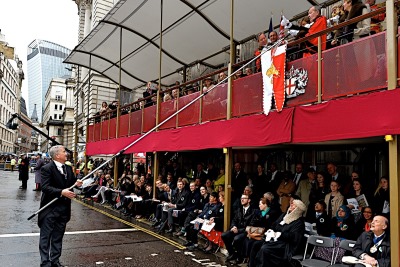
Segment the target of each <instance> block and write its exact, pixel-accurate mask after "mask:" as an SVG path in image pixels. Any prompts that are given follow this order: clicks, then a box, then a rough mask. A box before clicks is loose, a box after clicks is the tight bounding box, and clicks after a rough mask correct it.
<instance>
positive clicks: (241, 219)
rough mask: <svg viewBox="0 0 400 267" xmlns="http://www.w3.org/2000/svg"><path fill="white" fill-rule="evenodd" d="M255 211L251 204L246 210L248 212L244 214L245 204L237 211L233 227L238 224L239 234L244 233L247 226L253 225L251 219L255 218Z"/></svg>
mask: <svg viewBox="0 0 400 267" xmlns="http://www.w3.org/2000/svg"><path fill="white" fill-rule="evenodd" d="M254 211H255V209H253V208H252V207H251V206H249V208H248V209H247V211H246V214H245V215H244V216H243V206H241V207H240V208H239V209H237V211H236V212H235V217H234V218H233V220H232V223H231V227H230V228H232V227H234V226H236V228H237V229H238V232H239V234H240V233H244V232H245V230H246V227H247V226H249V225H251V221H252V220H253V217H254Z"/></svg>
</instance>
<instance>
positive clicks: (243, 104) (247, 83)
mask: <svg viewBox="0 0 400 267" xmlns="http://www.w3.org/2000/svg"><path fill="white" fill-rule="evenodd" d="M262 91H263V84H262V76H261V73H256V74H253V75H250V76H246V77H243V78H240V79H237V80H235V81H234V82H233V89H232V116H233V117H240V116H243V115H248V114H254V113H260V112H262V111H263V106H262V102H263V101H262V97H263V95H262Z"/></svg>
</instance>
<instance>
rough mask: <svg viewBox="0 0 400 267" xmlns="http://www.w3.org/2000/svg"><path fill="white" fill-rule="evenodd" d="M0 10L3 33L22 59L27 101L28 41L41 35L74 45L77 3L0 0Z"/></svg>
mask: <svg viewBox="0 0 400 267" xmlns="http://www.w3.org/2000/svg"><path fill="white" fill-rule="evenodd" d="M0 10H1V14H0V29H1V33H2V34H4V35H5V37H6V42H7V43H8V45H9V46H11V47H14V48H15V53H16V54H17V55H18V57H19V58H20V60H22V63H23V69H24V72H25V80H24V81H23V84H22V96H23V97H24V98H25V101H26V102H28V79H27V71H26V67H27V62H26V57H27V48H28V45H29V44H30V43H31V42H32V41H33V40H34V39H42V40H46V41H50V42H54V43H56V44H60V45H63V46H65V47H67V48H69V49H73V48H74V47H75V46H76V45H77V44H78V23H79V17H78V7H77V5H76V4H75V1H73V0H36V1H35V0H1V3H0ZM28 115H29V116H30V115H31V114H28Z"/></svg>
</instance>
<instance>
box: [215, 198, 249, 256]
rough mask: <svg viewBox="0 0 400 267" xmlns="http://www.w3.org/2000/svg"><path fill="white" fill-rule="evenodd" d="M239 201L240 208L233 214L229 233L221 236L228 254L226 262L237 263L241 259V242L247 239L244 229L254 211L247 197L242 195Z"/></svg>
mask: <svg viewBox="0 0 400 267" xmlns="http://www.w3.org/2000/svg"><path fill="white" fill-rule="evenodd" d="M240 201H241V204H242V206H241V207H240V208H239V209H237V211H236V212H235V217H234V218H233V220H232V222H231V227H230V229H229V231H226V232H224V233H223V234H222V235H221V238H222V240H223V241H224V244H225V247H226V250H227V251H228V253H229V255H228V257H227V260H228V261H231V260H237V261H238V262H239V261H240V259H243V258H242V255H241V252H242V246H243V241H244V239H245V238H246V237H247V232H246V227H247V226H249V225H250V223H251V221H252V219H253V217H254V209H253V208H252V207H251V206H250V202H251V200H250V198H249V196H247V195H244V194H243V195H242V196H241V198H240Z"/></svg>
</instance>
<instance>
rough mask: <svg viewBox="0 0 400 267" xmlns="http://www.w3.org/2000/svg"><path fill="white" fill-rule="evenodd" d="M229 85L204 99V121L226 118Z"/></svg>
mask: <svg viewBox="0 0 400 267" xmlns="http://www.w3.org/2000/svg"><path fill="white" fill-rule="evenodd" d="M227 89H228V83H225V84H221V85H218V86H217V88H215V89H213V90H212V91H211V92H209V93H208V94H206V95H205V96H204V97H203V113H202V121H216V120H222V119H225V118H226V98H227V91H228V90H227Z"/></svg>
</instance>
